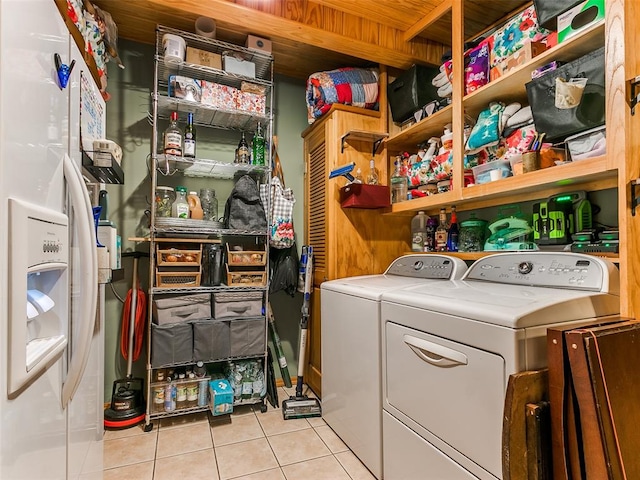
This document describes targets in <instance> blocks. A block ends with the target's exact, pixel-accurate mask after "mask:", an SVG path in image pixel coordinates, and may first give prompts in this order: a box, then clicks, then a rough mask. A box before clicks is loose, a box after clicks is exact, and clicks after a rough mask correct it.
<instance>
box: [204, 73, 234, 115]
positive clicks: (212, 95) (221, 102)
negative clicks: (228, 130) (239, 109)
mask: <svg viewBox="0 0 640 480" xmlns="http://www.w3.org/2000/svg"><path fill="white" fill-rule="evenodd" d="M238 93H239V91H238V89H237V88H235V87H230V86H229V85H221V84H219V83H214V82H207V81H204V80H203V81H202V100H201V102H202V103H203V104H204V105H209V106H211V107H214V108H217V109H219V110H228V111H234V110H236V103H237V96H238Z"/></svg>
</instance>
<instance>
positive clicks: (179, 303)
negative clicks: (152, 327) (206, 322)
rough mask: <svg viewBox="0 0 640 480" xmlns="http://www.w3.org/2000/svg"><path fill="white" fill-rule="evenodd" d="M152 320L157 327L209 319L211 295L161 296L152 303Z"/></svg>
mask: <svg viewBox="0 0 640 480" xmlns="http://www.w3.org/2000/svg"><path fill="white" fill-rule="evenodd" d="M153 318H154V321H155V323H157V324H158V325H167V324H170V323H182V322H191V321H193V320H201V319H203V318H211V294H209V293H198V294H195V295H175V296H166V297H165V296H162V297H161V298H157V299H155V300H154V301H153Z"/></svg>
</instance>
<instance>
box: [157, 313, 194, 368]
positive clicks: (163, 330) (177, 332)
mask: <svg viewBox="0 0 640 480" xmlns="http://www.w3.org/2000/svg"><path fill="white" fill-rule="evenodd" d="M192 361H193V328H192V327H191V324H190V323H174V324H171V325H155V324H152V325H151V365H152V366H153V368H158V367H162V366H163V365H171V364H174V363H186V362H192Z"/></svg>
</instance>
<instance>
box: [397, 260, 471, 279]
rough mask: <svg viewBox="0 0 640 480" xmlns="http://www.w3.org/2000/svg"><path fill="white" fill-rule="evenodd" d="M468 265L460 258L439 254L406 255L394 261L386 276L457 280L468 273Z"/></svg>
mask: <svg viewBox="0 0 640 480" xmlns="http://www.w3.org/2000/svg"><path fill="white" fill-rule="evenodd" d="M466 270H467V265H466V264H465V263H464V262H463V261H462V260H460V259H459V258H455V257H449V256H447V255H437V254H424V255H423V254H416V255H404V256H402V257H399V258H397V259H395V260H394V261H393V263H392V264H391V265H389V268H387V271H386V272H384V273H385V275H399V276H402V277H411V278H426V279H442V280H456V279H459V278H461V277H462V275H463V274H464V273H465V272H466Z"/></svg>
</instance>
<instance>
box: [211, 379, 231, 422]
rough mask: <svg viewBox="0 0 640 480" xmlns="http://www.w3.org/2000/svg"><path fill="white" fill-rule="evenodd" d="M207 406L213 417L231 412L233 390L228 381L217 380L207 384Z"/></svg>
mask: <svg viewBox="0 0 640 480" xmlns="http://www.w3.org/2000/svg"><path fill="white" fill-rule="evenodd" d="M209 406H210V407H211V413H212V414H213V415H226V414H227V413H231V412H233V388H231V384H230V383H229V381H228V380H226V379H224V378H219V379H216V380H211V381H210V382H209Z"/></svg>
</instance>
